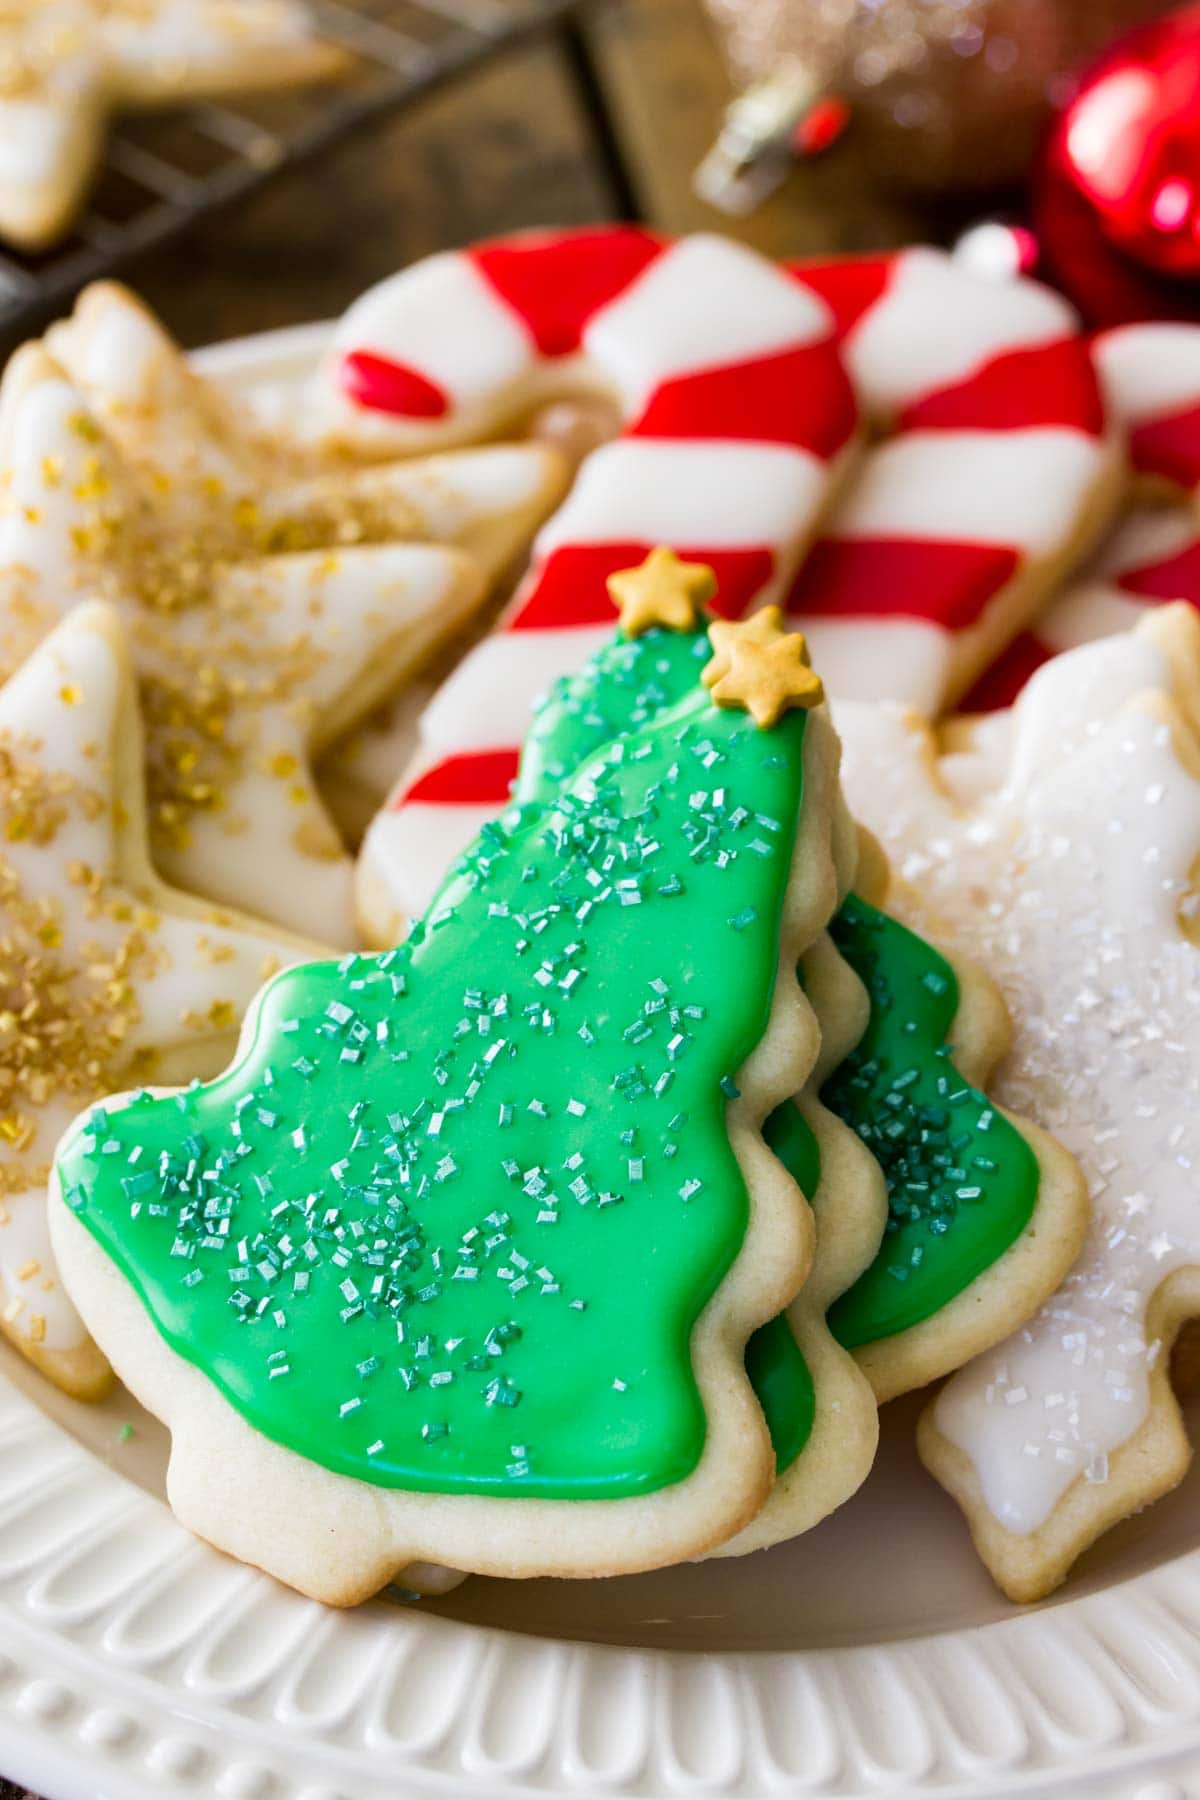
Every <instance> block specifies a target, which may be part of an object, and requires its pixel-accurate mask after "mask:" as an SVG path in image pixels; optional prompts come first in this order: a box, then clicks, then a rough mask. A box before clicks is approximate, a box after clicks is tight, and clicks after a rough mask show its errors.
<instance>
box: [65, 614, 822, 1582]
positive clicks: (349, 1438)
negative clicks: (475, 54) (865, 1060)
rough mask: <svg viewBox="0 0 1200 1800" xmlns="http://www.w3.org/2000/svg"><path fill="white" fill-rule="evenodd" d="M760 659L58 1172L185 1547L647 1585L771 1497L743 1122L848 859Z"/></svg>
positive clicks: (774, 671) (70, 1245)
mask: <svg viewBox="0 0 1200 1800" xmlns="http://www.w3.org/2000/svg"><path fill="white" fill-rule="evenodd" d="M776 641H777V642H778V643H779V644H780V645H784V646H787V648H786V649H785V650H784V651H782V653H781V654H780V655H779V656H778V657H775V658H773V659H772V667H771V670H770V681H769V684H767V685H768V686H769V690H770V692H769V699H770V705H767V704H766V695H765V687H764V683H763V679H762V652H763V650H764V648H766V646H764V644H763V643H762V642H760V641H759V639H758V638H757V637H756V638H755V640H754V642H753V643H747V642H745V641H744V640H742V639H729V638H726V639H723V640H722V655H723V657H724V661H725V665H726V668H725V674H724V675H723V676H722V679H721V682H720V689H721V693H720V695H719V696H717V697H716V699H714V697H712V696H710V694H709V692H708V690H707V688H706V687H704V686H703V685H702V684H701V683H700V682H699V681H698V680H697V681H695V682H693V684H692V685H691V686H690V688H689V692H688V694H687V695H686V697H685V698H684V700H683V701H681V702H680V705H679V706H678V707H676V708H674V709H672V711H671V712H670V714H669V715H664V716H663V717H662V718H657V717H656V718H654V719H651V720H649V721H647V722H646V723H645V724H644V725H643V726H641V727H639V728H638V730H637V731H636V732H635V733H633V734H631V735H630V736H629V737H628V738H626V739H624V740H622V745H621V746H617V745H613V746H609V747H608V748H606V749H604V750H602V751H600V752H599V753H598V754H597V755H596V756H595V757H594V758H592V759H591V760H590V761H588V762H586V763H585V764H584V765H583V766H582V767H581V768H580V770H579V771H578V773H577V775H576V776H575V777H573V778H572V779H571V780H569V781H568V782H567V784H566V785H565V787H564V788H563V789H562V791H561V792H560V793H559V794H558V795H557V797H556V798H555V799H554V800H553V802H552V803H551V805H550V806H549V807H547V808H546V809H544V810H542V809H539V811H538V813H537V815H536V817H535V818H534V819H533V820H531V821H530V822H529V824H528V825H527V826H523V827H522V828H521V829H519V830H517V831H515V832H514V833H512V834H511V835H510V836H508V837H501V836H497V837H496V838H494V839H492V840H489V841H485V842H484V843H483V844H482V845H481V846H480V849H479V853H478V855H477V856H476V857H475V858H473V859H468V862H467V863H464V866H463V867H462V869H461V870H460V871H459V874H458V875H457V877H456V878H455V879H454V880H453V881H451V882H450V883H448V884H447V886H446V887H445V888H444V889H443V891H442V893H441V894H440V895H439V897H438V899H437V901H436V902H435V904H434V906H433V907H432V908H431V911H430V913H429V915H428V917H427V918H426V919H425V920H424V921H423V922H422V923H421V925H420V926H419V928H418V929H416V930H415V931H414V933H413V934H412V936H411V937H410V939H409V941H408V942H407V943H406V944H405V945H404V946H403V947H401V948H400V949H396V950H391V951H388V952H386V953H385V954H384V955H383V956H380V957H347V958H344V959H343V960H342V961H341V962H340V963H336V964H334V963H325V964H314V965H310V966H309V967H308V968H305V969H303V970H299V971H292V972H288V973H286V974H285V975H283V976H281V977H279V978H277V979H276V980H275V981H274V982H273V983H271V984H270V986H269V987H268V988H267V989H265V990H264V992H263V994H262V996H261V998H260V1001H259V1003H258V1006H257V1008H256V1011H255V1016H254V1018H253V1019H252V1020H250V1021H248V1022H247V1025H246V1027H245V1030H244V1033H243V1038H242V1043H241V1046H240V1049H239V1054H238V1059H237V1061H236V1062H235V1064H234V1066H233V1068H232V1069H231V1070H230V1071H229V1072H228V1073H227V1074H226V1075H225V1076H223V1077H222V1078H221V1079H220V1080H219V1081H217V1082H215V1083H212V1084H210V1085H209V1086H208V1087H206V1088H205V1087H198V1088H195V1089H193V1090H191V1091H190V1092H189V1093H187V1094H186V1095H176V1096H173V1097H165V1096H160V1097H155V1096H142V1097H141V1098H138V1097H136V1096H135V1097H128V1096H127V1097H125V1098H124V1099H122V1100H120V1101H115V1102H112V1103H111V1104H109V1105H106V1106H102V1107H100V1108H97V1109H94V1110H93V1111H92V1112H91V1113H89V1114H87V1115H85V1116H84V1117H83V1118H82V1119H81V1120H80V1121H78V1122H77V1124H76V1126H75V1127H73V1128H72V1130H71V1131H70V1132H69V1133H68V1136H67V1138H66V1139H64V1142H63V1145H62V1146H61V1148H60V1153H59V1158H58V1169H59V1177H60V1182H61V1188H60V1196H59V1200H58V1202H57V1204H56V1206H55V1208H54V1210H53V1229H54V1234H55V1243H56V1249H57V1251H58V1253H59V1256H60V1258H61V1259H63V1263H64V1267H65V1269H66V1271H67V1276H68V1279H69V1281H70V1284H71V1290H72V1292H73V1293H74V1294H75V1296H76V1298H77V1300H78V1301H79V1303H80V1305H81V1307H82V1309H83V1312H84V1314H85V1316H86V1318H87V1319H88V1321H89V1323H90V1324H91V1325H92V1327H93V1329H94V1330H96V1331H97V1332H98V1333H99V1334H100V1337H101V1341H102V1342H103V1344H104V1346H105V1348H106V1349H107V1350H108V1351H109V1353H110V1354H111V1356H112V1357H113V1359H114V1363H115V1365H116V1366H117V1368H118V1369H119V1371H120V1373H121V1375H122V1376H123V1378H124V1379H126V1380H127V1382H128V1383H129V1384H130V1385H131V1387H132V1388H133V1390H134V1391H135V1392H136V1393H137V1394H138V1395H139V1397H140V1398H141V1399H142V1400H143V1401H145V1403H146V1404H147V1405H148V1406H149V1407H150V1409H151V1410H152V1411H153V1412H155V1413H156V1414H157V1415H158V1416H160V1417H162V1418H163V1419H164V1420H165V1421H166V1422H167V1424H168V1426H169V1427H170V1429H171V1432H172V1440H173V1447H172V1457H171V1464H170V1471H169V1477H168V1492H169V1495H170V1499H171V1502H172V1504H173V1506H174V1507H175V1509H176V1511H177V1513H178V1514H179V1516H180V1517H181V1518H182V1519H183V1520H184V1521H185V1522H186V1523H188V1524H189V1525H191V1526H192V1527H193V1528H194V1529H196V1530H197V1531H199V1532H200V1533H201V1534H202V1535H203V1536H205V1537H206V1538H208V1539H209V1540H211V1541H213V1542H215V1543H217V1544H218V1545H220V1546H221V1547H223V1548H225V1549H227V1550H228V1551H230V1552H231V1553H233V1554H234V1555H237V1556H239V1557H241V1558H243V1559H244V1560H246V1561H249V1562H254V1563H258V1564H260V1565H261V1566H263V1567H266V1568H268V1569H269V1570H271V1571H272V1572H273V1573H275V1574H276V1575H277V1576H279V1577H280V1578H281V1579H283V1580H285V1581H288V1582H290V1583H292V1584H293V1585H295V1586H297V1587H300V1588H301V1589H303V1590H304V1591H305V1592H308V1593H311V1594H314V1595H317V1596H319V1597H321V1598H322V1599H325V1600H328V1601H330V1602H333V1603H350V1602H352V1601H354V1600H357V1599H360V1598H363V1597H364V1596H366V1595H367V1594H370V1593H372V1592H374V1591H375V1590H376V1589H377V1588H378V1587H379V1586H380V1585H381V1584H382V1583H383V1582H385V1581H386V1580H388V1579H389V1578H390V1577H391V1576H392V1575H393V1574H394V1573H395V1572H396V1571H397V1570H399V1569H400V1568H403V1567H405V1566H408V1565H410V1564H411V1563H412V1562H413V1561H433V1562H438V1563H442V1564H447V1565H453V1566H457V1567H459V1568H462V1569H465V1570H479V1571H487V1572H491V1573H497V1574H507V1575H535V1574H539V1573H543V1574H560V1575H562V1574H571V1575H585V1574H587V1575H591V1574H602V1573H617V1572H621V1571H628V1570H633V1569H637V1568H646V1567H653V1566H657V1565H660V1564H663V1563H667V1562H670V1561H674V1560H678V1559H679V1558H682V1557H690V1556H696V1555H699V1554H702V1553H703V1552H704V1551H705V1550H706V1549H709V1548H711V1547H712V1546H713V1545H714V1544H716V1543H718V1542H721V1541H723V1540H724V1539H727V1538H728V1537H729V1536H730V1535H731V1534H732V1533H733V1532H734V1531H736V1530H738V1529H740V1527H741V1526H742V1525H743V1524H745V1523H746V1522H747V1521H748V1520H749V1519H750V1518H751V1517H752V1516H753V1514H754V1513H755V1512H756V1511H757V1509H758V1508H759V1506H760V1505H761V1504H762V1502H763V1500H764V1499H765V1498H766V1496H767V1493H768V1491H769V1488H770V1484H771V1480H772V1477H773V1473H774V1458H773V1455H772V1451H771V1445H770V1440H769V1437H768V1435H767V1432H766V1429H765V1426H764V1423H763V1419H762V1415H761V1413H760V1412H759V1410H758V1408H757V1406H756V1404H755V1402H754V1400H753V1397H752V1392H751V1389H750V1386H749V1383H748V1381H747V1379H746V1375H745V1370H744V1366H743V1357H744V1353H745V1346H746V1341H747V1339H748V1337H749V1336H750V1334H751V1332H752V1331H753V1330H754V1329H755V1328H756V1327H757V1326H759V1325H760V1324H762V1323H763V1322H765V1320H767V1319H768V1318H770V1317H773V1316H774V1314H775V1313H776V1312H777V1311H778V1310H779V1309H780V1308H781V1307H782V1306H783V1305H785V1304H787V1303H788V1302H789V1301H790V1300H791V1299H792V1298H793V1297H794V1295H795V1293H796V1291H797V1289H798V1288H799V1286H800V1285H801V1282H802V1280H803V1277H804V1275H805V1273H806V1271H807V1267H808V1263H809V1261H810V1258H811V1251H812V1229H811V1221H810V1218H809V1214H808V1211H807V1208H806V1207H805V1205H804V1203H803V1197H802V1195H801V1194H800V1191H799V1189H798V1188H797V1187H796V1185H795V1183H794V1182H792V1181H791V1180H790V1178H789V1177H788V1176H787V1175H786V1174H785V1172H784V1170H783V1168H782V1165H781V1164H780V1163H779V1162H778V1161H777V1160H776V1159H775V1158H774V1157H773V1156H771V1155H770V1154H769V1153H768V1152H767V1150H766V1148H765V1145H764V1143H763V1139H762V1135H761V1128H762V1122H763V1120H764V1118H765V1116H766V1114H767V1112H768V1111H769V1110H771V1109H772V1108H773V1107H774V1105H776V1104H777V1103H778V1102H779V1101H780V1100H782V1099H783V1098H784V1097H785V1095H786V1094H787V1093H788V1092H789V1091H790V1089H791V1087H792V1086H793V1084H794V1082H795V1080H796V1078H797V1075H798V1074H799V1075H800V1077H801V1078H803V1076H804V1075H805V1074H806V1073H807V1071H808V1070H809V1068H810V1067H811V1066H812V1064H813V1063H814V1061H815V1058H816V1055H817V1052H818V1049H819V1044H818V1034H817V1030H816V1024H815V1017H814V1014H813V1012H812V1010H811V1008H810V1007H809V1005H808V1004H807V1002H806V1001H805V999H804V997H803V994H802V991H801V989H800V987H799V984H798V983H797V981H796V978H795V969H796V965H797V962H798V960H799V958H800V957H801V956H802V955H803V954H804V952H805V950H807V949H808V947H809V946H810V945H811V944H812V943H813V942H814V940H815V939H816V938H817V937H818V936H819V934H820V932H821V930H822V929H823V927H824V925H825V923H826V921H827V920H828V919H829V917H830V915H831V913H832V911H833V910H834V908H835V907H836V905H837V903H838V901H839V899H840V897H841V896H842V894H843V893H844V892H845V889H846V886H847V883H848V881H849V879H850V878H851V876H852V874H853V865H854V859H855V841H854V834H853V831H852V830H851V829H850V828H849V827H848V821H847V820H846V817H845V813H844V809H843V808H842V806H841V802H840V797H839V792H838V785H837V746H836V739H835V737H834V734H833V732H832V729H831V727H830V724H829V721H828V717H827V714H826V711H825V709H824V708H822V707H820V706H815V707H814V702H815V701H816V700H817V699H818V698H819V684H818V683H817V682H816V680H815V678H814V676H813V675H812V672H811V670H809V669H808V668H807V666H805V665H804V663H803V660H802V657H801V656H800V655H799V654H798V652H800V651H802V645H801V644H800V643H799V641H798V640H797V639H796V638H795V637H788V636H782V635H777V640H776ZM785 663H786V664H787V667H786V669H785V668H784V666H783V665H784V664H785ZM776 707H780V708H788V709H791V708H794V707H800V708H806V707H807V708H811V709H812V710H807V711H802V712H796V711H792V710H787V711H786V712H784V714H783V716H782V717H779V718H776V717H775V709H776ZM750 711H753V714H754V720H755V722H752V721H751V719H750V718H749V717H748V716H747V714H748V713H749V712H750ZM760 719H761V721H762V722H761V723H759V722H758V721H759V720H760ZM772 720H774V722H771V721H772ZM614 868H619V869H620V870H621V871H629V873H620V874H617V875H615V877H612V878H608V879H606V876H605V871H606V870H607V871H609V872H610V875H611V871H613V870H614ZM635 868H636V870H637V871H638V872H637V873H636V874H634V873H633V871H634V869H635ZM716 944H719V946H720V953H719V954H714V946H715V945H716ZM689 946H690V947H691V949H690V951H689V948H688V947H689ZM464 951H466V952H467V954H466V955H464ZM626 1021H627V1023H626ZM718 1077H719V1078H718ZM144 1164H148V1165H149V1166H150V1167H151V1168H152V1169H153V1171H154V1172H153V1175H152V1177H151V1179H150V1180H149V1181H148V1182H145V1181H143V1180H142V1169H143V1165H144ZM131 1181H132V1184H133V1185H132V1186H131V1185H130V1182H131ZM198 1193H203V1195H204V1198H205V1205H204V1207H203V1208H201V1209H198V1208H197V1206H196V1204H195V1199H196V1196H197V1194H198ZM209 1209H212V1212H213V1213H214V1214H215V1215H216V1216H220V1217H222V1218H229V1219H236V1222H237V1233H238V1235H237V1236H236V1237H235V1235H234V1233H233V1232H232V1231H230V1232H229V1233H228V1234H227V1235H226V1236H224V1237H221V1236H214V1234H213V1233H212V1232H211V1230H210V1229H209V1226H208V1223H207V1221H208V1217H209ZM239 1244H244V1245H245V1256H244V1257H243V1256H242V1254H241V1252H240V1251H239V1249H238V1245H239ZM651 1244H652V1245H653V1249H654V1254H653V1255H646V1254H644V1253H643V1252H644V1250H645V1248H646V1246H648V1245H651ZM134 1276H136V1285H135V1281H134V1280H133V1279H131V1277H134ZM231 1277H232V1278H234V1279H231ZM239 1320H240V1323H239ZM317 1345H319V1346H320V1353H319V1355H315V1354H313V1351H314V1348H315V1347H316V1346H317Z"/></svg>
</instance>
